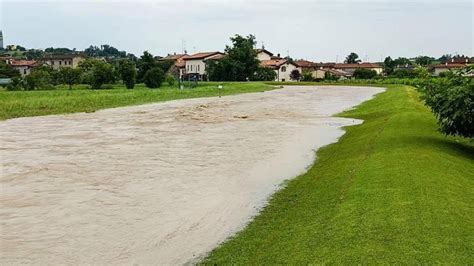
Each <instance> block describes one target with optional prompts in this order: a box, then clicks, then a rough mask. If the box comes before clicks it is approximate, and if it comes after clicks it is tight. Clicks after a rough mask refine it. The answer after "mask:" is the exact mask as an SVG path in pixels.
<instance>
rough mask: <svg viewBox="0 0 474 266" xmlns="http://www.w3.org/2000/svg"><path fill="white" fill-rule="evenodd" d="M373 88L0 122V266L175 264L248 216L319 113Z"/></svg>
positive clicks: (297, 91) (282, 174)
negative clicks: (26, 265)
mask: <svg viewBox="0 0 474 266" xmlns="http://www.w3.org/2000/svg"><path fill="white" fill-rule="evenodd" d="M381 91H383V89H380V88H367V87H286V88H284V89H278V90H274V91H267V92H262V93H251V94H242V95H236V96H226V97H222V98H217V97H216V98H200V99H189V100H178V101H170V102H165V103H156V104H148V105H141V106H132V107H123V108H114V109H107V110H102V111H98V112H95V113H77V114H70V115H53V116H42V117H30V118H19V119H11V120H6V121H0V159H1V168H0V170H1V171H0V186H1V187H0V189H1V190H0V202H1V206H0V230H1V235H0V264H2V265H9V264H21V263H27V264H49V265H56V264H109V265H111V264H126V265H130V264H185V263H190V262H195V261H197V260H198V259H199V258H200V257H201V256H203V255H205V254H206V252H209V251H210V250H212V249H213V248H214V247H215V246H216V245H218V244H219V243H220V242H222V241H223V240H225V239H226V238H227V237H229V236H231V235H232V234H234V233H236V232H237V231H238V230H241V229H242V228H243V227H244V226H245V224H246V223H248V222H249V221H250V220H251V218H252V217H253V216H254V215H256V214H257V213H258V210H259V209H260V208H262V207H263V206H264V205H265V203H266V200H267V199H268V197H269V196H270V195H271V194H272V193H273V192H274V191H275V190H276V189H278V188H279V187H280V185H281V184H282V182H283V181H285V180H287V179H290V178H292V177H295V176H297V175H299V174H301V173H304V172H305V170H306V169H307V167H309V166H310V165H311V164H312V162H313V161H314V157H315V153H314V151H315V150H316V149H318V148H319V147H321V146H324V145H327V144H329V143H332V142H335V141H337V139H338V138H339V137H340V136H342V135H343V133H344V132H343V130H342V129H341V127H342V126H348V125H353V124H358V123H361V122H362V121H359V120H354V119H344V118H335V117H330V116H331V115H334V114H336V113H338V112H341V111H343V110H345V109H348V108H351V107H353V106H355V105H358V104H359V103H361V102H363V101H366V100H368V99H370V98H371V97H373V95H374V94H376V93H379V92H381Z"/></svg>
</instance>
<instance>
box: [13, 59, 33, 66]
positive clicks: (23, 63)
mask: <svg viewBox="0 0 474 266" xmlns="http://www.w3.org/2000/svg"><path fill="white" fill-rule="evenodd" d="M9 64H10V65H11V66H36V61H35V60H11V61H10V62H9Z"/></svg>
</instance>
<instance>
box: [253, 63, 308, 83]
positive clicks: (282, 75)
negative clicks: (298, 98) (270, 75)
mask: <svg viewBox="0 0 474 266" xmlns="http://www.w3.org/2000/svg"><path fill="white" fill-rule="evenodd" d="M260 66H262V67H265V68H270V69H273V70H274V71H275V74H276V78H275V81H281V82H285V81H297V80H293V79H292V78H291V72H292V71H294V70H298V71H299V72H300V73H301V68H300V67H298V66H297V65H296V64H295V63H293V62H290V61H288V60H286V59H270V60H262V61H260Z"/></svg>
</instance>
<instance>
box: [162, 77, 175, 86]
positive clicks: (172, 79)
mask: <svg viewBox="0 0 474 266" xmlns="http://www.w3.org/2000/svg"><path fill="white" fill-rule="evenodd" d="M165 80H166V82H167V83H168V85H170V86H173V85H174V83H175V82H176V78H175V77H174V76H173V75H170V74H168V75H166V79H165Z"/></svg>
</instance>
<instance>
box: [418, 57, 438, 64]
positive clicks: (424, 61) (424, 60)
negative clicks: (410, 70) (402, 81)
mask: <svg viewBox="0 0 474 266" xmlns="http://www.w3.org/2000/svg"><path fill="white" fill-rule="evenodd" d="M433 60H434V58H432V57H429V56H418V57H417V58H415V63H416V64H417V65H420V66H427V65H429V64H431V62H432V61H433Z"/></svg>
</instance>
